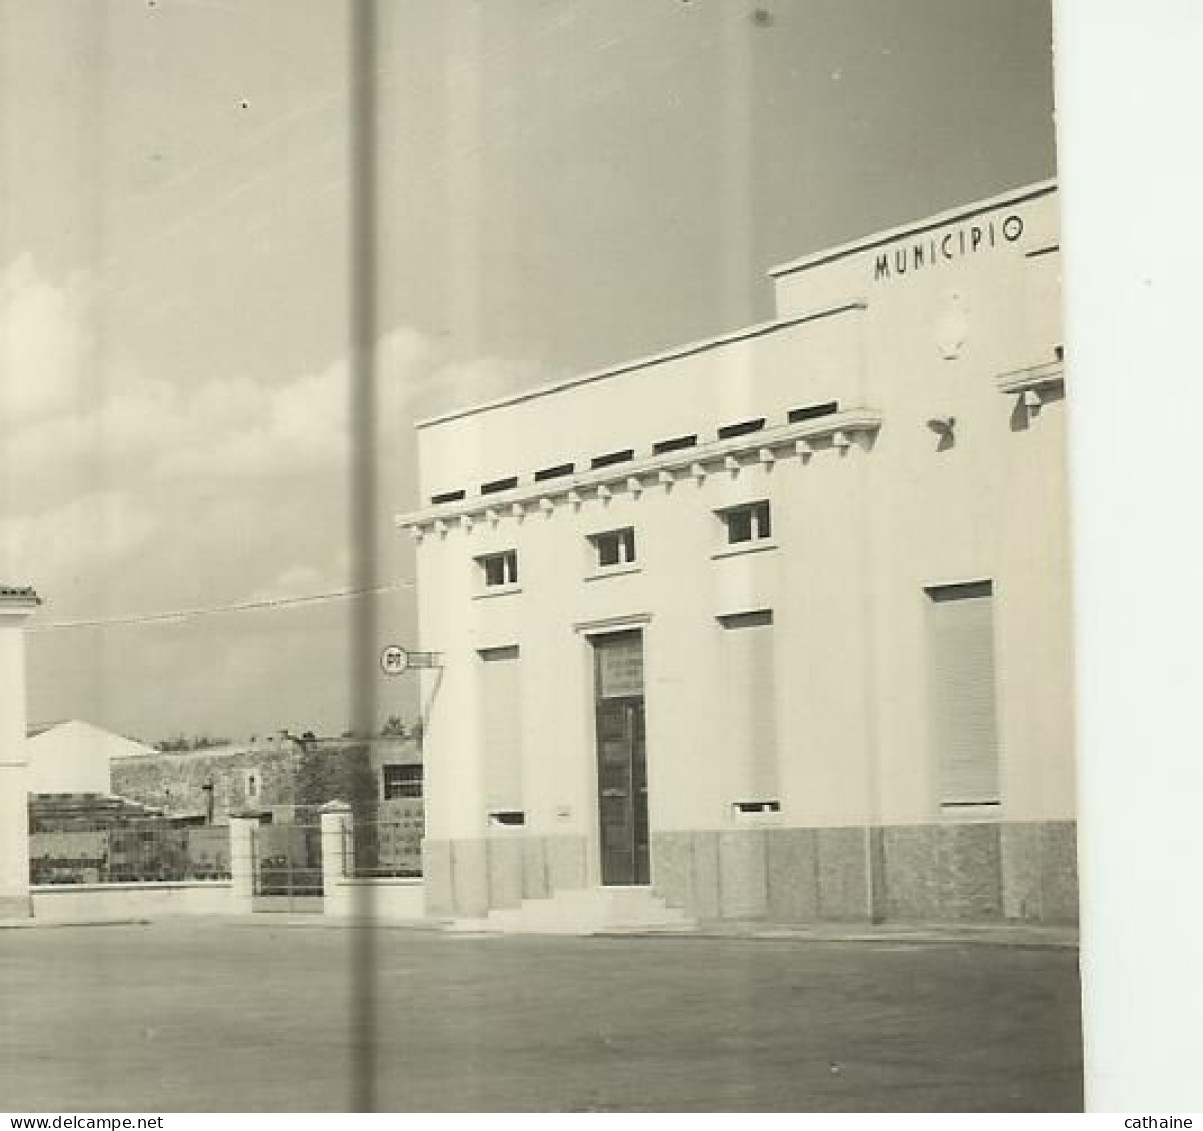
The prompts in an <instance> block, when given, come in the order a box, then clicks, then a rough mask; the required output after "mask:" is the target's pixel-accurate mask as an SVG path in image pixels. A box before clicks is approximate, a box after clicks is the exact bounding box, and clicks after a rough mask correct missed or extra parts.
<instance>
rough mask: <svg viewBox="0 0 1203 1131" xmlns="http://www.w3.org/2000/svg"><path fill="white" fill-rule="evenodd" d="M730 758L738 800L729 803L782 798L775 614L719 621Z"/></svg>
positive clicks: (743, 614) (726, 729) (752, 615)
mask: <svg viewBox="0 0 1203 1131" xmlns="http://www.w3.org/2000/svg"><path fill="white" fill-rule="evenodd" d="M719 623H720V624H721V625H722V666H723V688H722V694H723V700H724V711H723V714H724V717H725V718H726V720H727V725H726V727H725V732H726V733H725V735H724V738H725V742H726V745H727V749H726V752H725V755H724V756H725V757H726V758H727V759H729V760H730V763H731V766H732V769H733V770H734V773H733V774H732V777H731V781H732V783H733V786H734V789H735V791H736V795H735V796H732V797H730V798H728V800H729V801H732V802H737V801H768V800H775V799H776V798H777V710H776V680H775V677H774V657H773V614H772V613H771V612H768V611H761V612H754V613H740V614H737V615H734V616H725V617H720V618H719Z"/></svg>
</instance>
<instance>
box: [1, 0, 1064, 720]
mask: <svg viewBox="0 0 1203 1131" xmlns="http://www.w3.org/2000/svg"><path fill="white" fill-rule="evenodd" d="M375 55H376V66H375V68H374V72H373V74H374V79H375V83H376V90H377V98H378V115H377V120H376V122H375V129H374V137H375V142H376V163H377V167H378V180H377V198H378V202H379V216H378V221H377V224H378V228H377V237H378V238H377V252H376V255H377V261H378V272H379V273H378V279H377V285H378V308H377V312H376V322H377V325H378V328H379V334H380V337H379V341H378V343H377V355H376V356H377V367H378V373H379V380H380V388H379V396H378V403H377V406H376V411H375V418H376V421H377V437H376V438H377V443H378V450H379V453H380V458H379V461H378V496H379V499H378V501H379V507H378V511H379V514H378V526H379V530H380V539H379V542H380V546H379V561H378V563H376V565H377V571H378V573H379V576H380V579H381V581H382V582H383V583H385V584H388V585H389V586H391V587H392V588H391V589H390V590H389V592H387V593H386V594H383V595H382V596H381V597H380V599H379V601H378V614H379V615H378V620H377V625H376V634H375V639H373V640H368V641H361V642H359V643H358V644H357V645H356V646H358V647H362V648H367V649H371V650H372V651H375V650H377V649H378V648H379V647H380V646H382V645H383V644H385V643H399V644H402V645H408V646H410V647H414V646H416V644H417V642H418V641H417V632H416V614H415V596H414V593H413V589H412V585H411V584H410V579H411V578H412V574H413V562H412V549H411V547H410V545H409V544H408V543H407V542H406V540H405V539H404V538H403V537H402V536H401V535H399V534H397V533H395V532H394V531H393V529H392V524H391V517H392V515H393V514H395V513H397V512H403V511H406V510H410V509H413V508H415V507H416V506H417V505H418V503H419V500H418V499H417V497H416V489H415V482H416V470H415V467H414V444H413V438H412V421H413V420H414V419H415V418H420V417H422V416H425V415H429V414H430V413H432V412H435V411H438V410H441V409H445V408H450V407H453V406H456V405H463V404H468V403H472V402H475V401H478V400H483V399H486V398H488V397H492V396H496V395H499V394H501V393H504V392H508V391H511V390H514V389H518V388H522V387H525V386H529V385H532V384H537V383H540V382H542V381H546V380H550V379H554V378H558V377H563V376H567V375H569V374H571V373H573V372H579V371H583V370H588V369H591V368H596V367H599V366H602V365H605V364H608V363H612V362H618V361H622V360H623V359H626V358H630V357H637V356H641V355H644V354H648V353H651V352H654V351H656V350H658V349H661V348H663V347H667V346H670V345H672V344H674V343H678V342H682V341H689V340H693V339H697V338H703V337H708V336H711V335H714V334H718V333H721V332H723V331H725V330H730V329H733V328H736V327H738V326H740V325H744V324H747V323H749V322H754V321H759V320H763V319H765V318H768V317H771V313H772V310H771V293H770V289H769V286H768V283H767V280H766V278H765V270H766V269H767V268H768V267H769V266H770V265H772V264H774V263H779V262H783V261H786V260H789V259H792V258H795V257H797V256H799V255H802V254H805V253H807V252H809V251H814V250H818V249H820V248H823V247H826V246H829V245H831V244H834V243H838V242H841V241H844V240H847V239H850V238H853V237H855V236H858V235H861V234H865V233H868V232H871V231H874V230H877V229H880V228H884V227H889V226H893V225H895V224H900V223H903V222H905V221H907V220H910V219H914V218H916V217H920V216H923V215H926V214H929V213H932V212H935V211H938V210H940V209H943V208H947V207H951V206H954V205H956V204H958V203H963V202H965V201H969V200H973V199H976V198H979V197H984V196H989V195H993V194H995V193H998V192H1001V191H1003V190H1004V189H1007V188H1009V187H1012V186H1014V185H1019V184H1024V183H1028V182H1031V181H1036V180H1040V179H1043V178H1045V177H1049V176H1052V175H1053V174H1054V172H1055V157H1054V139H1053V116H1052V101H1053V98H1052V60H1051V52H1050V17H1049V11H1048V0H753V2H748V3H745V2H743V0H487V2H486V0H380V4H379V20H378V34H377V38H376V50H375ZM348 78H349V69H348V50H347V13H346V8H345V6H344V4H343V3H340V2H336V0H91V2H90V3H88V4H80V3H77V2H75V0H0V581H2V582H4V583H6V584H27V583H28V584H33V585H35V586H36V587H37V589H38V591H39V593H40V594H41V595H42V596H43V597H44V599H45V604H44V606H43V607H42V609H41V610H40V611H39V613H38V615H37V617H36V618H35V620H34V621H33V622H32V625H31V628H32V631H31V632H30V635H29V648H28V660H29V714H30V717H31V719H35V720H46V721H49V720H52V719H60V718H84V719H88V720H90V721H92V722H94V723H97V724H99V725H102V726H106V727H110V728H112V729H114V730H117V731H120V732H122V733H126V734H130V735H134V736H138V737H141V738H144V739H147V740H156V739H161V738H165V737H169V736H173V735H176V734H189V735H195V734H206V735H221V736H225V737H234V738H238V737H247V736H249V735H252V734H262V733H266V732H269V731H273V730H277V729H281V728H285V727H287V728H290V729H292V730H294V731H304V730H310V729H312V730H315V731H317V732H318V733H341V732H342V731H343V730H344V729H345V727H346V726H347V721H348V711H349V705H348V702H349V672H350V671H351V665H350V648H351V647H352V641H351V636H350V633H349V628H348V626H349V624H350V602H349V601H346V600H343V601H328V602H321V603H315V604H311V605H303V606H295V607H294V606H288V607H286V608H282V609H277V610H267V611H248V612H240V613H231V612H227V613H218V614H215V615H211V616H205V617H197V618H192V619H188V620H183V621H173V622H150V623H145V622H144V623H140V624H121V625H108V626H104V627H93V628H56V627H54V626H55V625H60V624H63V623H64V622H71V621H79V620H89V621H91V620H104V619H125V618H128V617H135V616H139V615H142V616H145V615H150V614H157V613H160V612H164V611H171V610H180V609H197V608H212V607H220V606H228V605H231V604H242V603H246V602H254V601H262V600H270V599H274V598H281V597H290V596H308V595H312V594H321V593H328V592H335V591H339V590H343V589H345V588H347V587H349V586H350V585H351V584H352V580H353V578H354V576H355V568H354V566H355V547H354V546H353V545H352V542H351V538H350V535H349V531H350V529H351V526H350V523H351V516H350V511H351V508H350V506H349V500H350V491H351V476H350V472H349V467H350V451H351V445H352V444H353V442H354V438H353V437H352V436H351V435H350V433H349V427H348V401H349V381H348V369H347V340H348V332H349V330H348V327H349V320H348V314H347V303H348V299H347V296H348V280H349V253H348V246H349V243H348V228H349V219H348V200H349V199H350V197H349V180H348V149H349V136H348V135H349V130H348ZM426 643H427V646H429V647H437V643H435V642H426ZM377 690H378V693H379V696H378V697H379V702H378V705H377V709H378V712H379V714H380V716H381V718H383V717H385V716H387V715H389V714H393V713H398V714H402V715H404V716H406V717H413V716H414V715H415V713H416V711H417V707H418V705H417V701H416V685H415V683H414V682H413V680H412V677H401V678H400V679H395V680H386V679H385V678H384V677H383V676H382V677H380V683H379V687H378V689H377Z"/></svg>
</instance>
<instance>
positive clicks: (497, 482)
mask: <svg viewBox="0 0 1203 1131" xmlns="http://www.w3.org/2000/svg"><path fill="white" fill-rule="evenodd" d="M517 486H518V476H516V475H509V476H506V478H505V479H494V480H492V481H490V482H488V483H482V484H481V485H480V493H481V494H482V495H495V494H497V492H498V491H509V490H511V489H512V488H514V487H517Z"/></svg>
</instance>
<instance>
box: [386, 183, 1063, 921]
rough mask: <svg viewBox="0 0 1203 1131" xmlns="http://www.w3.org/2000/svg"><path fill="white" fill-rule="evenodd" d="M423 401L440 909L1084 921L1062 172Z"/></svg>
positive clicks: (423, 540)
mask: <svg viewBox="0 0 1203 1131" xmlns="http://www.w3.org/2000/svg"><path fill="white" fill-rule="evenodd" d="M770 275H771V278H772V280H773V285H774V288H775V302H776V316H775V317H774V318H773V319H772V320H771V321H769V322H765V323H761V324H759V325H754V326H749V327H747V328H745V329H741V330H738V331H736V332H733V333H725V334H723V335H721V336H719V337H715V338H712V339H709V340H707V341H702V342H694V343H691V344H688V345H682V346H679V347H677V348H674V349H670V350H667V351H665V352H663V353H660V354H658V355H656V356H654V357H649V358H645V359H642V360H639V361H634V362H629V363H626V364H622V365H616V366H614V367H611V368H608V369H605V370H602V371H600V372H594V373H586V374H583V375H580V376H577V377H574V378H572V379H569V380H565V381H561V382H558V383H555V384H551V385H547V386H544V387H540V388H534V389H531V390H528V391H525V392H522V393H518V394H515V395H512V396H509V397H506V398H504V399H501V400H496V401H493V402H490V403H488V404H483V405H479V406H477V407H473V408H464V409H460V410H457V411H454V412H449V413H446V414H444V415H442V416H439V417H437V418H434V419H430V420H426V421H423V422H422V423H420V424H419V425H418V442H419V460H420V469H421V476H420V477H421V491H422V506H421V509H419V510H417V511H415V512H414V513H411V514H407V515H403V516H400V517H399V518H398V520H397V522H398V525H399V526H400V527H402V528H404V529H406V530H407V531H409V532H410V533H411V534H412V535H413V537H414V538H415V540H416V544H417V546H416V553H417V563H418V564H417V570H418V573H417V581H418V593H419V612H420V625H421V628H420V641H419V644H418V646H419V647H420V648H422V649H424V650H426V651H429V652H432V653H436V654H437V656H438V666H437V667H432V668H430V669H429V670H425V671H423V672H422V673H421V677H422V681H423V689H422V695H423V705H424V709H425V711H426V712H427V716H428V717H427V729H426V735H425V762H426V776H427V782H428V788H427V815H426V820H427V840H426V842H425V846H424V866H425V883H426V899H427V913H428V914H430V915H433V916H440V917H455V918H467V919H477V918H485V917H487V918H488V919H489V920H491V921H493V922H496V923H499V924H503V925H504V924H506V923H509V924H510V925H511V926H512V925H514V924H519V923H521V922H523V921H526V922H529V923H532V924H538V923H543V924H551V923H555V922H562V923H568V924H572V923H576V924H578V925H579V924H581V923H601V924H605V923H607V922H615V923H617V922H619V921H634V920H638V921H644V922H649V923H650V922H656V921H663V922H672V921H674V920H677V919H682V918H691V919H700V920H708V919H711V920H712V919H760V920H766V921H770V922H780V923H811V922H819V921H844V922H848V921H862V922H871V921H891V920H898V921H980V922H988V921H1004V920H1024V921H1036V922H1040V921H1045V922H1066V921H1072V920H1074V919H1075V918H1076V914H1077V883H1076V865H1075V836H1076V830H1075V780H1074V710H1073V656H1072V631H1071V594H1070V558H1069V543H1068V538H1069V521H1068V515H1067V482H1066V436H1065V426H1066V419H1065V408H1066V405H1065V386H1064V378H1063V367H1062V346H1061V342H1062V336H1061V325H1060V319H1059V276H1060V251H1059V235H1058V216H1057V192H1056V187H1055V185H1054V184H1052V183H1042V184H1037V185H1032V186H1029V187H1026V188H1022V189H1018V190H1014V191H1011V192H1007V193H1005V194H1003V195H1000V196H997V197H995V198H993V199H990V200H985V201H980V202H977V203H973V204H969V205H966V206H964V207H961V208H957V209H954V210H951V211H948V212H946V213H943V214H940V215H937V216H932V217H929V218H927V219H923V220H920V221H917V222H915V223H912V224H908V225H906V226H904V227H901V228H897V229H894V230H891V231H887V232H880V233H876V234H873V235H870V236H867V237H865V238H862V239H858V240H856V241H854V242H852V243H849V244H846V245H843V246H840V247H834V248H831V249H830V250H827V251H823V252H820V253H818V254H814V255H808V256H806V257H804V258H802V259H798V260H796V261H794V262H790V263H785V264H782V265H780V266H778V267H774V268H772V269H771V271H770Z"/></svg>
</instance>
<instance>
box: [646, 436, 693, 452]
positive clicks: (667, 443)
mask: <svg viewBox="0 0 1203 1131" xmlns="http://www.w3.org/2000/svg"><path fill="white" fill-rule="evenodd" d="M697 443H698V435H697V433H696V432H694V433H692V434H691V435H689V436H674V437H673V438H672V439H671V440H657V441H656V442H655V443H654V444H653V445H652V455H657V456H662V455H666V454H667V453H668V452H679V451H683V450H684V449H685V448H695V447H697Z"/></svg>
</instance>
